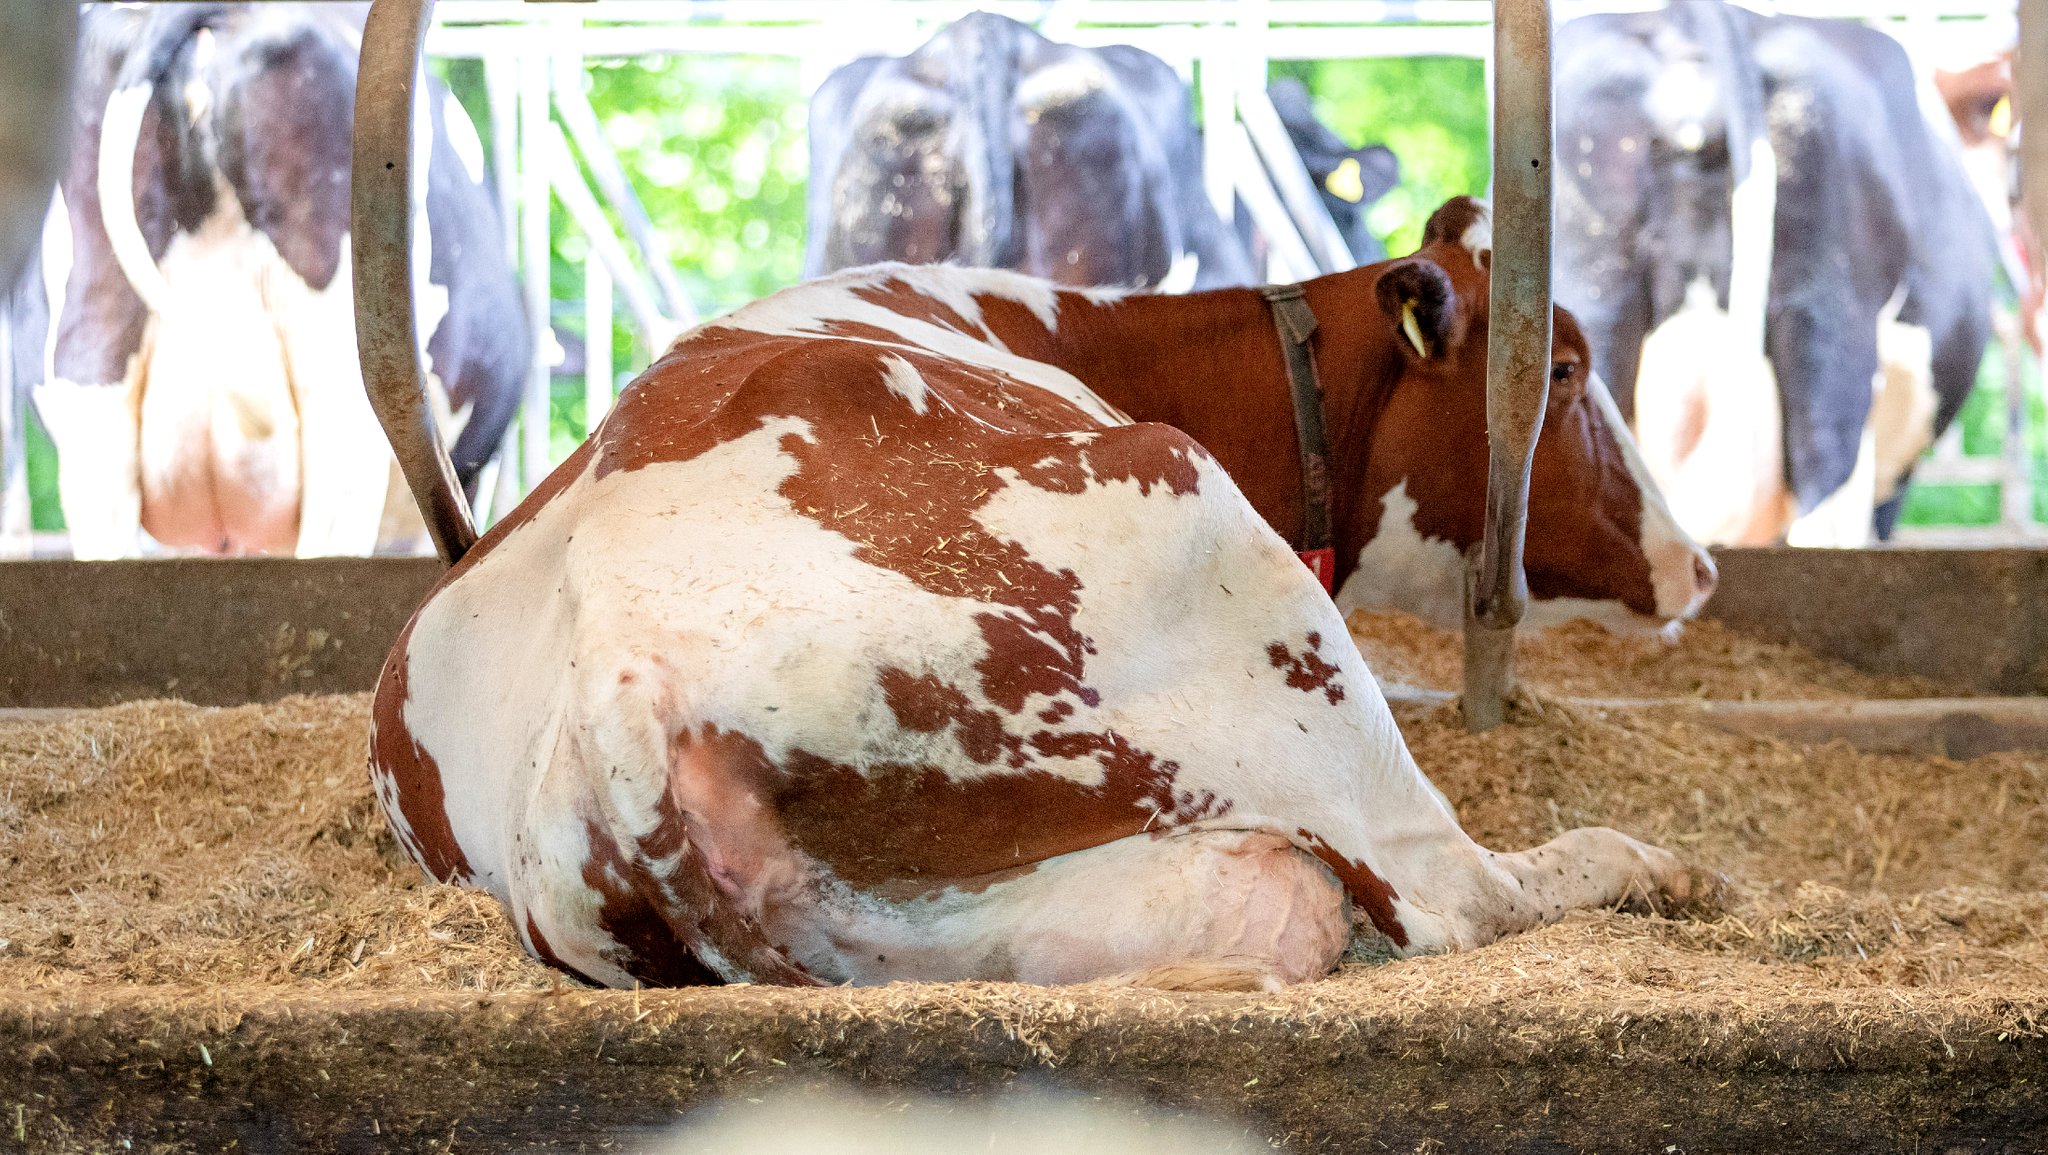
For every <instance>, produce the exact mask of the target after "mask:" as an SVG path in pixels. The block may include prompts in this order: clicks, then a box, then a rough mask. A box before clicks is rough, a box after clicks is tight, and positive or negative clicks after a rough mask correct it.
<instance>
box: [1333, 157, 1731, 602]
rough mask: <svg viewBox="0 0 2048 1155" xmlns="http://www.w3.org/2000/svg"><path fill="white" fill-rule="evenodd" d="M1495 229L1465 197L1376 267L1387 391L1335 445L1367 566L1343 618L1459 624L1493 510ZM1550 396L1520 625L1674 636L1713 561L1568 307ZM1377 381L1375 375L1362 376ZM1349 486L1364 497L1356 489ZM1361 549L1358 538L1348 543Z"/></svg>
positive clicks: (1344, 534) (1348, 591)
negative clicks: (1651, 465) (1468, 577)
mask: <svg viewBox="0 0 2048 1155" xmlns="http://www.w3.org/2000/svg"><path fill="white" fill-rule="evenodd" d="M1491 232H1492V230H1491V223H1490V219H1489V217H1488V214H1487V210H1486V207H1485V206H1484V205H1482V204H1480V203H1479V202H1478V201H1475V200H1473V199H1471V198H1469V197H1459V198H1457V199H1455V200H1452V201H1450V202H1449V203H1447V204H1445V205H1444V206H1443V207H1442V208H1441V209H1438V210H1437V212H1436V215H1434V216H1433V217H1431V218H1430V221H1429V226H1428V229H1427V231H1426V232H1425V234H1424V241H1423V246H1422V248H1421V249H1420V250H1418V251H1417V252H1416V254H1415V255H1414V256H1412V257H1408V258H1406V259H1404V260H1399V261H1391V262H1388V263H1386V264H1384V265H1381V266H1378V279H1377V282H1376V284H1375V286H1374V296H1375V298H1376V303H1377V306H1378V311H1377V314H1376V315H1374V316H1372V317H1371V318H1370V319H1369V321H1368V322H1367V323H1368V324H1369V325H1372V326H1377V327H1380V329H1381V334H1380V336H1381V338H1382V339H1383V340H1384V342H1385V354H1384V356H1385V357H1386V358H1387V361H1388V363H1389V365H1390V367H1389V368H1388V369H1387V370H1385V371H1384V372H1381V373H1380V374H1379V376H1380V379H1382V380H1391V381H1392V382H1393V384H1392V385H1391V386H1390V387H1388V388H1387V390H1386V392H1385V393H1384V395H1383V402H1382V403H1381V404H1380V405H1378V406H1377V407H1372V408H1373V409H1374V411H1375V412H1376V413H1377V416H1376V418H1375V419H1373V420H1371V421H1370V422H1369V423H1368V422H1350V423H1347V427H1346V428H1343V429H1340V431H1339V432H1338V434H1337V436H1338V437H1339V438H1340V439H1342V438H1346V437H1362V438H1364V439H1366V440H1367V441H1368V444H1366V445H1365V446H1363V447H1362V451H1361V447H1359V446H1356V445H1347V444H1343V443H1342V442H1341V440H1340V443H1339V445H1338V447H1337V448H1338V452H1339V454H1340V456H1341V458H1342V460H1344V461H1345V462H1355V463H1358V464H1357V466H1356V467H1355V468H1354V469H1352V470H1351V471H1349V472H1348V473H1347V474H1346V475H1344V476H1343V478H1342V484H1343V485H1344V486H1345V496H1346V497H1347V498H1351V497H1353V495H1356V498H1357V499H1358V500H1357V502H1356V508H1354V509H1352V510H1350V511H1349V512H1348V513H1347V514H1344V515H1340V520H1341V523H1342V524H1341V525H1340V534H1341V537H1340V541H1339V544H1340V546H1341V547H1342V548H1343V549H1344V550H1345V551H1346V552H1347V553H1350V552H1351V551H1352V550H1354V549H1356V550H1357V553H1356V554H1355V556H1356V557H1357V558H1358V569H1357V571H1356V572H1354V573H1353V574H1352V575H1351V577H1350V578H1349V580H1347V581H1346V582H1345V584H1344V586H1343V589H1342V590H1341V591H1340V592H1339V596H1338V604H1339V605H1340V606H1342V607H1343V608H1344V609H1345V610H1347V611H1348V610H1350V609H1353V608H1371V607H1374V606H1391V605H1400V606H1407V607H1411V608H1413V607H1426V611H1425V615H1424V616H1427V617H1429V618H1430V619H1432V620H1434V621H1436V622H1437V623H1438V624H1440V625H1444V626H1448V627H1455V626H1457V625H1458V624H1459V621H1460V617H1461V607H1462V599H1463V575H1464V556H1465V554H1466V552H1467V551H1469V550H1471V549H1472V548H1473V547H1475V546H1476V545H1477V544H1478V542H1479V540H1480V535H1481V523H1482V518H1483V512H1484V509H1485V503H1486V462H1487V445H1486V341H1487V285H1488V278H1489V273H1488V269H1489V266H1490V265H1491V263H1492V248H1491V245H1492V239H1491ZM1554 324H1555V337H1554V340H1553V352H1552V366H1551V373H1550V400H1549V404H1548V408H1547V409H1546V410H1545V413H1544V418H1543V432H1542V435H1541V437H1540V438H1539V439H1538V441H1537V445H1536V457H1535V462H1534V466H1533V468H1532V473H1531V478H1530V495H1529V527H1528V544H1527V552H1526V554H1525V567H1526V569H1527V572H1528V577H1529V589H1530V593H1531V595H1532V596H1531V602H1530V607H1529V614H1528V617H1527V619H1525V620H1527V621H1528V622H1529V623H1530V624H1532V625H1538V626H1541V625H1549V624H1554V623H1556V622H1558V621H1562V620H1566V619H1569V618H1574V617H1585V618H1591V619H1593V620H1596V621H1600V622H1603V623H1605V624H1608V625H1610V626H1616V627H1624V628H1642V627H1646V626H1647V627H1649V628H1653V629H1658V628H1665V627H1668V626H1670V625H1671V624H1672V623H1675V622H1677V621H1679V620H1682V619H1684V618H1688V617H1691V616H1692V615H1693V614H1694V613H1696V612H1698V610H1699V608H1700V606H1701V605H1702V604H1703V603H1704V602H1705V601H1706V599H1707V596H1708V595H1709V594H1711V593H1712V592H1713V588H1714V565H1713V562H1712V561H1711V560H1709V559H1708V557H1707V554H1706V551H1705V550H1703V549H1701V548H1700V547H1699V546H1698V545H1697V544H1695V543H1694V542H1693V540H1692V539H1691V538H1689V537H1687V536H1686V534H1685V532H1684V531H1683V530H1682V529H1680V528H1679V526H1678V524H1677V522H1676V521H1675V520H1674V519H1673V518H1672V517H1671V514H1670V512H1669V511H1668V510H1667V509H1666V508H1665V505H1664V500H1663V498H1662V497H1661V496H1660V495H1659V494H1658V492H1657V488H1656V485H1655V484H1654V483H1653V482H1652V481H1651V480H1650V478H1649V474H1648V472H1647V471H1646V470H1645V469H1644V468H1643V467H1642V464H1641V462H1640V460H1639V459H1638V457H1637V455H1636V452H1635V447H1634V444H1633V442H1632V441H1631V439H1630V438H1629V435H1628V431H1627V427H1626V426H1625V425H1624V423H1623V422H1622V420H1621V418H1620V416H1619V414H1618V413H1617V412H1616V410H1615V407H1614V402H1613V400H1612V399H1611V398H1610V397H1609V396H1608V394H1607V390H1606V387H1605V386H1604V385H1602V384H1601V382H1600V381H1599V379H1598V378H1597V377H1595V376H1594V375H1593V373H1592V371H1591V365H1592V360H1591V357H1590V356H1589V354H1588V352H1587V349H1586V340H1585V337H1584V335H1583V334H1582V333H1581V332H1580V331H1579V327H1578V324H1577V323H1576V322H1575V321H1574V320H1573V319H1572V316H1571V314H1570V313H1567V312H1565V311H1564V310H1563V309H1558V310H1557V311H1556V314H1555V319H1554ZM1369 372H1372V370H1369ZM1354 487H1355V488H1354ZM1354 543H1357V544H1354Z"/></svg>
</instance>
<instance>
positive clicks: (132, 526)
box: [35, 381, 142, 561]
mask: <svg viewBox="0 0 2048 1155" xmlns="http://www.w3.org/2000/svg"><path fill="white" fill-rule="evenodd" d="M35 405H36V414H37V415H38V416H39V417H41V418H42V421H43V427H44V428H45V429H47V430H49V433H50V440H51V441H52V442H53V443H55V445H56V447H57V496H58V498H59V500H60V501H61V502H62V504H63V507H64V525H65V528H66V529H67V530H68V532H69V534H70V537H71V556H72V557H74V558H77V559H79V560H80V561H104V560H110V559H116V558H129V557H136V556H138V555H140V553H141V550H142V540H141V533H140V530H141V526H142V472H141V465H140V461H139V456H138V455H139V446H140V444H141V427H140V424H139V421H138V418H137V413H136V407H135V403H134V400H133V398H132V396H131V395H130V390H129V387H128V385H127V384H126V383H117V384H112V385H80V384H76V383H74V382H70V381H52V382H50V383H48V384H43V385H38V386H36V387H35Z"/></svg>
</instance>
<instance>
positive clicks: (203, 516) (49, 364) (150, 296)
mask: <svg viewBox="0 0 2048 1155" xmlns="http://www.w3.org/2000/svg"><path fill="white" fill-rule="evenodd" d="M361 22H362V12H361V10H360V9H350V10H341V9H337V8H334V7H330V6H324V5H283V4H250V5H203V6H201V5H195V6H184V5H179V6H164V7H160V8H159V7H152V8H151V9H150V10H148V11H147V12H146V13H139V12H134V11H126V10H117V9H113V8H110V7H101V6H92V7H89V8H88V9H87V10H86V13H85V23H84V28H83V30H82V35H81V45H80V61H79V83H78V86H77V90H76V96H75V102H74V109H75V111H74V116H75V123H76V132H77V147H76V149H75V150H74V151H73V154H72V158H71V163H70V166H69V168H68V169H67V171H66V172H65V174H64V177H63V179H62V181H61V183H60V185H59V189H58V193H59V197H60V203H59V208H58V210H57V211H55V212H54V213H53V215H52V219H51V221H50V224H49V226H48V227H47V228H46V230H45V241H44V248H43V252H42V254H41V256H42V261H41V264H42V270H41V272H42V275H41V276H40V277H35V276H31V277H30V278H28V279H27V282H26V283H27V286H28V287H29V288H30V289H45V290H47V292H46V293H45V292H27V293H24V294H22V295H21V298H22V299H19V300H17V301H16V303H15V308H14V309H13V310H12V316H11V318H10V320H11V324H12V328H13V332H14V336H15V343H16V349H17V351H18V352H19V353H22V354H25V356H24V357H23V358H22V360H23V361H25V362H26V364H23V365H22V366H21V367H22V368H23V369H24V370H25V373H24V376H25V377H26V378H27V379H28V380H29V381H31V382H33V384H34V389H33V396H34V398H35V401H36V405H37V408H38V410H39V411H40V413H41V415H42V417H43V419H44V423H45V425H46V426H48V427H49V429H50V430H51V433H52V436H53V438H54V439H55V440H56V443H57V447H58V452H59V458H60V488H61V493H62V497H63V502H64V509H65V516H66V519H67V521H68V522H69V524H70V526H71V530H72V537H73V545H74V551H75V552H76V553H78V554H79V555H80V556H86V557H108V556H123V555H127V554H132V553H134V552H136V551H137V550H138V549H139V548H140V538H139V536H138V534H137V533H136V530H137V528H138V526H139V527H140V528H143V529H147V530H148V531H149V533H150V535H151V536H152V537H153V538H155V539H156V540H157V541H159V542H161V543H163V544H165V545H169V546H174V547H182V548H190V549H197V550H201V551H205V552H228V553H248V552H294V551H296V552H299V553H327V552H355V553H362V552H368V551H369V549H370V548H371V547H372V546H374V545H376V544H377V542H378V540H379V538H380V536H381V537H383V538H384V539H385V540H386V541H387V542H388V541H390V540H391V536H392V534H393V533H394V532H399V533H400V535H401V537H402V536H404V535H403V533H402V531H394V530H393V528H392V527H391V526H390V525H388V524H386V523H385V522H384V516H385V503H386V497H387V494H386V485H387V483H388V481H389V479H390V474H391V463H390V457H389V452H388V448H387V447H385V446H384V445H382V444H381V435H380V434H379V433H378V432H377V430H376V426H375V421H374V418H371V417H369V415H368V408H367V404H366V403H365V402H364V399H363V396H362V385H361V382H360V378H359V377H358V376H357V370H356V368H355V355H354V336H353V333H354V328H353V313H352V309H351V307H350V303H349V290H348V275H349V267H350V262H349V255H348V253H349V243H348V242H349V237H348V228H349V217H348V214H349V186H348V170H349V159H350V148H351V136H352V114H353V108H354V89H355V71H356V55H357V51H358V41H359V37H360V30H361ZM421 106H422V107H421V117H422V124H421V127H422V129H423V130H430V131H423V132H422V142H423V148H430V149H431V152H430V153H429V154H428V157H429V163H428V164H426V165H424V166H423V167H424V168H425V169H426V170H427V172H428V177H427V180H426V187H425V189H424V190H423V197H422V199H423V201H424V204H423V205H422V206H416V207H421V208H423V209H424V212H423V213H422V214H421V216H422V217H423V218H424V219H423V220H422V223H421V227H422V231H423V232H424V233H425V234H426V236H427V237H428V238H429V239H428V240H427V241H426V242H425V243H424V244H423V246H422V248H421V250H420V252H419V253H418V254H417V257H416V259H417V261H418V274H423V275H421V276H420V280H421V281H422V292H423V294H424V295H425V296H426V297H427V298H428V299H429V301H430V304H429V308H428V310H427V311H428V315H426V316H423V317H422V318H421V331H422V334H423V336H425V337H426V338H427V340H426V350H427V354H428V363H429V367H430V370H431V373H432V376H433V378H434V379H435V381H436V382H437V383H438V385H439V387H440V392H441V393H442V394H443V395H444V396H445V399H446V402H447V406H448V408H447V411H446V412H445V413H444V414H443V416H444V418H450V417H452V418H453V420H454V421H456V422H459V423H460V425H461V428H460V432H459V434H456V435H455V436H453V438H452V440H453V456H454V461H455V465H456V468H457V470H458V476H459V477H460V478H461V479H462V481H463V483H464V484H465V485H466V486H473V484H474V481H475V479H476V476H477V473H478V471H479V469H480V468H481V467H482V465H483V464H484V462H485V461H486V460H487V459H488V458H489V457H490V456H491V455H492V454H493V453H494V452H495V450H496V448H497V446H498V444H499V442H500V441H501V440H502V438H503V434H504V430H505V428H506V426H507V425H508V424H509V422H510V420H511V418H512V415H513V413H514V411H515V409H516V405H517V397H518V388H519V383H520V380H521V378H522V375H523V372H524V367H525V365H526V362H527V357H528V350H529V348H530V345H529V337H528V332H527V327H526V323H525V319H524V316H523V314H522V311H521V307H520V304H519V298H518V290H517V284H516V281H515V280H514V278H513V275H512V272H511V269H510V266H509V263H508V261H507V259H506V255H505V253H504V249H503V243H502V241H501V239H500V236H501V233H500V229H499V226H498V223H497V217H496V209H495V206H494V205H493V203H492V199H491V196H490V194H489V192H488V191H487V189H486V187H485V185H484V184H483V182H482V172H481V160H482V158H481V153H480V151H479V150H477V149H476V148H474V147H473V146H474V142H475V130H474V129H473V128H472V127H471V126H470V124H469V122H468V120H467V119H466V117H464V116H463V115H462V114H461V111H460V108H459V106H458V105H456V104H455V102H454V100H453V98H452V97H451V96H450V95H449V94H448V93H447V91H446V89H445V88H443V87H442V86H440V85H438V84H431V83H430V84H429V85H428V86H427V87H426V89H425V92H424V93H423V99H422V102H421ZM103 145H104V146H105V147H104V148H103V147H102V146H103ZM103 154H104V155H103ZM131 156H132V162H131V161H130V159H129V158H130V157H131ZM110 191H111V193H112V199H111V200H107V199H105V198H103V196H102V194H103V193H107V192H110ZM124 201H125V202H126V203H121V202H124ZM53 312H54V315H55V327H56V331H55V334H54V337H53V338H50V335H49V334H48V328H49V325H50V317H51V314H52V313H53ZM46 338H50V339H48V340H46ZM390 496H391V497H394V498H396V499H397V500H396V502H395V504H396V505H397V506H399V507H402V506H403V505H404V502H403V495H402V494H398V493H396V492H393V493H392V494H390Z"/></svg>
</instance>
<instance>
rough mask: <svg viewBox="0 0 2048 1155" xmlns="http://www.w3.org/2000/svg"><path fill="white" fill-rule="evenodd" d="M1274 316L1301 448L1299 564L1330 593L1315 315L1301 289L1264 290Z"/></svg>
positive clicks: (1326, 464)
mask: <svg viewBox="0 0 2048 1155" xmlns="http://www.w3.org/2000/svg"><path fill="white" fill-rule="evenodd" d="M1259 295H1260V296H1262V297H1264V298H1265V299H1266V304H1267V305H1268V306H1270V307H1271V308H1272V310H1273V326H1274V328H1276V329H1278V330H1279V331H1280V351H1281V353H1282V354H1283V355H1284V356H1285V357H1286V359H1287V385H1288V389H1289V392H1291V393H1292V395H1293V397H1294V435H1295V440H1296V441H1297V442H1299V444H1300V448H1301V497H1302V502H1301V545H1300V547H1299V548H1298V549H1297V550H1296V551H1295V553H1296V555H1297V556H1299V557H1300V558H1301V561H1302V564H1303V565H1306V566H1308V568H1309V571H1310V572H1312V573H1314V574H1315V575H1316V579H1317V580H1318V581H1320V582H1322V583H1323V592H1324V593H1329V592H1331V583H1332V581H1333V580H1334V579H1335V577H1336V571H1337V551H1336V549H1335V547H1334V545H1333V544H1332V542H1331V540H1330V522H1331V516H1330V442H1329V438H1328V437H1327V435H1326V434H1325V433H1324V431H1323V386H1322V382H1321V381H1319V380H1317V379H1316V356H1315V350H1314V349H1313V348H1311V346H1310V344H1309V342H1310V341H1311V340H1312V339H1313V338H1314V337H1315V332H1316V315H1315V312H1314V311H1313V310H1311V309H1310V308H1309V307H1308V299H1307V294H1306V292H1305V291H1304V290H1303V289H1302V287H1301V286H1300V285H1267V286H1265V287H1264V288H1262V289H1260V290H1259Z"/></svg>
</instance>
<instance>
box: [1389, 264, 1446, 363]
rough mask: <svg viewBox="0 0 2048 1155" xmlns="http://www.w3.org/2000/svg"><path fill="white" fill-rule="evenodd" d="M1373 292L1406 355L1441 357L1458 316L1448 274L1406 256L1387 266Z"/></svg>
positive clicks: (1426, 357)
mask: <svg viewBox="0 0 2048 1155" xmlns="http://www.w3.org/2000/svg"><path fill="white" fill-rule="evenodd" d="M1374 292H1375V293H1376V294H1377V296H1378V297H1379V302H1380V309H1381V310H1382V311H1384V312H1385V313H1386V315H1387V320H1388V322H1390V323H1391V324H1392V325H1393V329H1394V336H1395V339H1396V340H1397V342H1398V343H1399V344H1400V345H1401V346H1402V347H1403V348H1405V349H1406V350H1407V351H1408V355H1409V356H1412V357H1416V358H1419V359H1421V360H1424V361H1429V360H1434V359H1436V358H1439V357H1441V356H1443V352H1444V346H1445V344H1446V343H1447V342H1448V341H1449V340H1450V336H1451V325H1452V323H1453V322H1454V321H1455V320H1456V313H1457V308H1456V306H1457V296H1456V292H1455V290H1453V289H1452V287H1451V277H1450V274H1448V273H1446V272H1444V271H1443V270H1442V269H1440V268H1438V267H1437V265H1436V262H1434V261H1430V260H1426V259H1424V258H1422V257H1409V258H1408V259H1407V260H1403V261H1395V262H1394V263H1393V264H1391V265H1390V266H1388V268H1387V271H1386V272H1384V273H1381V274H1380V281H1379V284H1378V285H1376V286H1375V287H1374Z"/></svg>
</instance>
